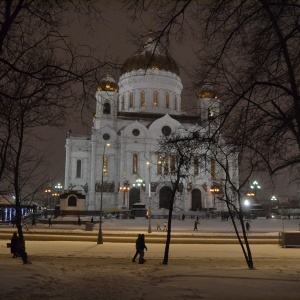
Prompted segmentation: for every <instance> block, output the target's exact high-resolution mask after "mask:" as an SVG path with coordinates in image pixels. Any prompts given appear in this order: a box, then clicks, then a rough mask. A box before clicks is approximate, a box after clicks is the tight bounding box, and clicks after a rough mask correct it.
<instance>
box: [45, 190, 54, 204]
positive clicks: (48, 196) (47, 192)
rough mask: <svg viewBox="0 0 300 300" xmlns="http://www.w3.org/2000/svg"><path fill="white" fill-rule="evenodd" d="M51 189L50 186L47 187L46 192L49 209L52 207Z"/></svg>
mask: <svg viewBox="0 0 300 300" xmlns="http://www.w3.org/2000/svg"><path fill="white" fill-rule="evenodd" d="M51 192H52V191H51V189H50V188H48V189H45V193H46V195H47V209H49V208H50V206H49V202H50V194H51Z"/></svg>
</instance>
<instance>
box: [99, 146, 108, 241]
mask: <svg viewBox="0 0 300 300" xmlns="http://www.w3.org/2000/svg"><path fill="white" fill-rule="evenodd" d="M106 146H107V147H109V146H110V144H106V145H104V148H103V155H102V172H101V193H100V224H99V232H98V241H97V244H98V245H99V244H103V235H102V199H103V173H104V155H105V149H106Z"/></svg>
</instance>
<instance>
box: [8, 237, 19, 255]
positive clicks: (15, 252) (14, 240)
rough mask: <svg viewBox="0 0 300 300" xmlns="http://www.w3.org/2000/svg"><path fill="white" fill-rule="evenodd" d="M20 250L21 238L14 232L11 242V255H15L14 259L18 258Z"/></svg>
mask: <svg viewBox="0 0 300 300" xmlns="http://www.w3.org/2000/svg"><path fill="white" fill-rule="evenodd" d="M18 249H19V237H18V235H17V233H16V232H14V233H13V236H12V238H11V241H10V253H11V254H13V257H12V258H15V257H18Z"/></svg>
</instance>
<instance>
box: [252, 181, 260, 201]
mask: <svg viewBox="0 0 300 300" xmlns="http://www.w3.org/2000/svg"><path fill="white" fill-rule="evenodd" d="M250 188H251V189H252V190H253V191H254V196H255V198H254V199H255V202H257V191H258V190H260V185H259V184H258V182H257V181H256V180H255V181H253V183H252V185H251V186H250Z"/></svg>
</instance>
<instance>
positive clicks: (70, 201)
mask: <svg viewBox="0 0 300 300" xmlns="http://www.w3.org/2000/svg"><path fill="white" fill-rule="evenodd" d="M68 206H77V198H76V197H75V196H70V197H69V198H68Z"/></svg>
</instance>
